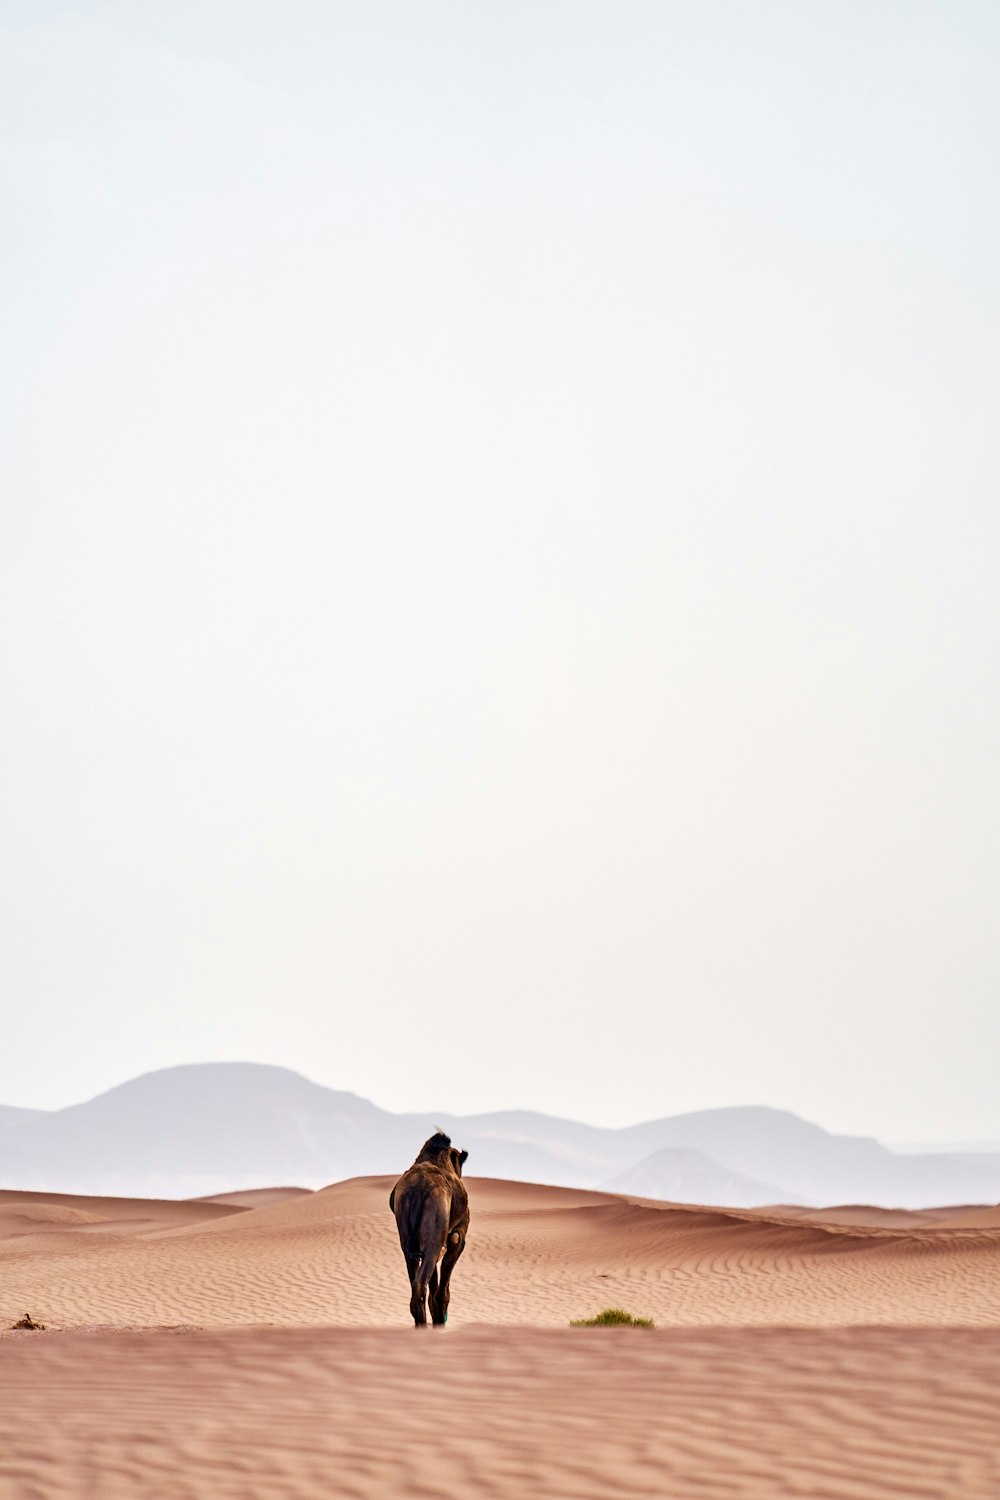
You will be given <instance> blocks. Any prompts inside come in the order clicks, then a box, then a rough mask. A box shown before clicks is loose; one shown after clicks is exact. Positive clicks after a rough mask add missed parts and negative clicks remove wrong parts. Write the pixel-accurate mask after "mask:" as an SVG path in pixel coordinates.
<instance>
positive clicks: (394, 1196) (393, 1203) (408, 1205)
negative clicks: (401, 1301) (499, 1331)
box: [389, 1130, 469, 1328]
mask: <svg viewBox="0 0 1000 1500" xmlns="http://www.w3.org/2000/svg"><path fill="white" fill-rule="evenodd" d="M468 1154H469V1153H468V1152H467V1151H458V1150H456V1148H455V1147H454V1146H453V1145H452V1144H451V1137H450V1136H447V1135H445V1134H444V1132H443V1131H441V1130H438V1131H436V1132H435V1133H434V1135H432V1136H430V1138H429V1139H428V1140H426V1141H425V1142H424V1144H423V1145H422V1146H421V1148H420V1150H419V1152H418V1153H417V1159H416V1161H415V1162H414V1163H413V1166H412V1167H410V1168H409V1169H408V1170H407V1171H405V1172H404V1173H403V1175H402V1177H401V1178H400V1179H399V1181H398V1182H397V1183H396V1186H395V1187H394V1188H393V1190H392V1192H391V1193H390V1194H389V1207H390V1208H391V1209H392V1211H393V1213H394V1214H395V1215H396V1228H397V1229H398V1231H399V1243H400V1245H401V1246H402V1250H403V1256H404V1258H405V1260H406V1272H407V1275H408V1276H409V1278H410V1312H411V1313H412V1314H413V1321H414V1324H415V1325H416V1327H417V1328H421V1327H423V1326H424V1325H425V1324H426V1322H427V1307H426V1299H427V1297H428V1294H429V1298H430V1306H431V1322H432V1323H438V1324H441V1323H446V1322H447V1321H448V1303H449V1301H450V1299H451V1289H450V1285H449V1283H450V1281H451V1273H452V1271H453V1270H454V1269H455V1262H456V1261H457V1260H458V1257H459V1256H460V1255H461V1253H462V1251H463V1250H464V1249H465V1237H466V1235H467V1234H468V1232H469V1195H468V1193H467V1192H466V1191H465V1184H464V1183H463V1182H462V1163H463V1162H464V1161H465V1159H466V1157H467V1156H468ZM442 1256H443V1257H444V1259H443V1260H442ZM438 1261H441V1269H440V1272H439V1271H438Z"/></svg>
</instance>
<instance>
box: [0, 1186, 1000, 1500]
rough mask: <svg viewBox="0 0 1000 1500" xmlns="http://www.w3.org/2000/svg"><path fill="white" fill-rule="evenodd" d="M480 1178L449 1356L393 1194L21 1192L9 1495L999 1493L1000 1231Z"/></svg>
mask: <svg viewBox="0 0 1000 1500" xmlns="http://www.w3.org/2000/svg"><path fill="white" fill-rule="evenodd" d="M468 1185H469V1192H470V1200H471V1205H472V1214H473V1218H472V1233H471V1236H470V1240H469V1248H468V1250H467V1252H466V1255H465V1256H464V1258H463V1259H462V1261H461V1262H460V1264H459V1267H458V1269H457V1271H456V1274H455V1279H454V1282H453V1292H454V1295H453V1301H452V1309H451V1310H452V1317H451V1321H450V1323H449V1327H448V1329H447V1330H445V1331H444V1332H443V1333H439V1332H436V1331H429V1332H428V1333H426V1334H423V1335H418V1334H417V1333H415V1332H414V1331H413V1329H412V1328H410V1327H409V1316H408V1312H407V1287H406V1278H405V1273H404V1268H403V1262H402V1257H401V1255H400V1252H399V1246H398V1242H397V1239H396V1231H395V1225H394V1222H393V1219H392V1216H391V1214H390V1213H389V1209H388V1201H387V1200H388V1192H389V1188H390V1186H391V1179H389V1178H381V1177H377V1178H356V1179H353V1180H351V1181H348V1182H343V1183H337V1184H335V1185H333V1186H332V1187H329V1188H325V1189H323V1190H321V1191H319V1192H315V1193H312V1192H306V1191H302V1190H299V1189H294V1188H279V1189H273V1190H265V1191H260V1192H249V1193H248V1192H237V1193H233V1194H221V1195H219V1196H218V1197H217V1198H214V1199H209V1200H189V1201H186V1202H175V1201H166V1200H142V1199H135V1200H129V1199H114V1198H68V1197H66V1196H64V1195H57V1194H51V1195H46V1194H42V1193H17V1192H7V1193H0V1325H2V1326H3V1327H6V1328H9V1326H10V1324H11V1323H13V1322H14V1320H15V1319H16V1318H18V1317H20V1316H21V1314H22V1313H24V1312H30V1313H31V1314H32V1315H33V1316H34V1317H35V1318H36V1319H39V1320H41V1321H42V1322H44V1323H45V1324H46V1325H47V1328H48V1330H49V1331H47V1332H45V1333H13V1332H7V1333H0V1497H2V1500H29V1497H30V1500H39V1497H41V1500H45V1497H49V1496H51V1497H52V1500H60V1497H63V1496H65V1497H67V1500H68V1497H71V1496H81V1497H82V1496H97V1495H100V1496H101V1497H102V1500H103V1497H105V1496H107V1497H111V1500H114V1497H118V1496H121V1497H125V1496H128V1497H132V1496H135V1495H142V1496H144V1497H146V1496H149V1497H156V1496H162V1497H164V1500H166V1497H168V1496H169V1497H170V1500H175V1497H186V1496H191V1497H202V1496H212V1497H216V1496H218V1497H221V1500H226V1497H228V1496H233V1497H236V1496H240V1497H255V1496H260V1497H262V1500H263V1497H267V1500H271V1497H274V1496H280V1495H289V1496H292V1495H294V1496H296V1497H300V1496H306V1497H311V1496H314V1495H315V1496H317V1497H318V1496H320V1495H323V1496H326V1495H328V1494H330V1493H336V1494H338V1495H342V1496H348V1497H351V1496H355V1497H358V1500H394V1497H396V1496H399V1497H400V1500H402V1497H404V1496H405V1497H407V1500H410V1497H418V1500H420V1497H425V1500H449V1497H451V1496H456V1497H457V1496H459V1495H461V1496H462V1497H463V1500H468V1497H469V1496H476V1497H477V1500H478V1497H482V1500H492V1497H497V1500H501V1497H504V1500H506V1497H514V1496H518V1497H520V1496H523V1495H531V1496H533V1497H548V1496H552V1497H556V1496H558V1497H559V1500H590V1497H594V1500H597V1497H598V1496H600V1497H602V1500H603V1497H607V1496H614V1497H615V1500H632V1497H639V1496H662V1495H664V1494H670V1495H671V1496H676V1497H678V1500H687V1497H689V1496H690V1497H708V1500H716V1497H718V1500H726V1497H729V1500H742V1497H751V1496H753V1497H759V1500H774V1497H778V1496H784V1495H799V1496H815V1497H825V1500H866V1497H868V1500H880V1497H885V1500H889V1497H890V1496H891V1497H894V1500H900V1497H906V1500H920V1497H923V1500H986V1497H987V1496H990V1497H994V1500H995V1497H996V1496H997V1495H1000V1448H998V1445H997V1443H996V1439H995V1433H996V1431H997V1430H1000V1398H998V1397H997V1395H996V1391H997V1390H998V1389H1000V1384H998V1377H1000V1340H998V1339H997V1336H996V1330H997V1326H998V1325H1000V1211H998V1210H996V1209H989V1208H976V1207H968V1208H963V1207H949V1208H945V1209H941V1210H937V1211H930V1210H928V1211H925V1212H920V1213H912V1214H909V1213H906V1212H904V1211H897V1210H881V1209H877V1208H869V1207H865V1206H863V1205H845V1206H843V1207H840V1208H835V1209H824V1210H802V1209H781V1208H772V1209H766V1210H760V1209H757V1210H753V1209H732V1210H723V1209H717V1208H699V1207H697V1206H691V1205H681V1204H665V1203H660V1202H656V1201H651V1200H644V1199H636V1198H628V1197H624V1196H616V1195H614V1194H610V1193H602V1192H596V1191H577V1190H573V1189H567V1188H551V1187H541V1186H535V1185H532V1184H523V1183H512V1182H506V1181H491V1180H488V1179H475V1178H471V1179H469V1183H468ZM608 1304H619V1305H622V1306H625V1307H627V1308H629V1309H630V1310H631V1311H633V1312H636V1313H640V1314H645V1315H648V1316H652V1317H654V1318H655V1319H656V1322H657V1328H656V1329H655V1330H654V1331H652V1332H650V1333H645V1332H642V1333H640V1332H634V1331H631V1330H571V1329H569V1328H568V1327H567V1326H566V1325H567V1323H568V1321H569V1319H571V1318H577V1317H581V1316H587V1315H588V1314H592V1313H594V1312H596V1311H597V1310H598V1309H599V1308H601V1307H602V1306H606V1305H608ZM262 1325H271V1326H270V1327H267V1326H262ZM380 1325H381V1326H380ZM499 1325H516V1326H508V1327H506V1328H504V1327H503V1326H499ZM531 1325H535V1326H531ZM859 1325H860V1326H859ZM873 1325H876V1326H873ZM428 1430H431V1431H433V1432H434V1433H435V1444H434V1445H432V1446H428V1444H427V1442H426V1433H427V1431H428Z"/></svg>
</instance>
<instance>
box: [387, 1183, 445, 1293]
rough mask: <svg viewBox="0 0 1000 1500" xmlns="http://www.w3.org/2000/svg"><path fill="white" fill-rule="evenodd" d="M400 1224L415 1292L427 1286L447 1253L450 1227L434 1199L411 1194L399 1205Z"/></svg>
mask: <svg viewBox="0 0 1000 1500" xmlns="http://www.w3.org/2000/svg"><path fill="white" fill-rule="evenodd" d="M396 1222H397V1224H398V1226H399V1238H400V1243H401V1244H402V1247H403V1254H404V1256H405V1257H406V1264H407V1267H408V1269H409V1271H410V1276H411V1278H412V1281H413V1286H414V1289H416V1290H420V1289H422V1288H424V1287H426V1286H427V1283H428V1282H429V1281H430V1279H431V1276H432V1274H433V1272H434V1268H435V1266H436V1265H437V1263H438V1261H439V1260H440V1259H441V1255H442V1254H443V1252H444V1246H445V1240H446V1238H447V1231H448V1226H447V1224H446V1223H445V1220H444V1215H443V1214H442V1211H441V1207H440V1205H439V1204H438V1203H436V1202H435V1200H434V1199H433V1198H432V1197H429V1196H428V1197H425V1196H424V1195H423V1194H422V1193H408V1194H407V1195H406V1197H405V1199H404V1201H403V1202H402V1203H400V1202H399V1201H398V1200H397V1202H396Z"/></svg>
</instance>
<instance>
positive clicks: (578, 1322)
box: [569, 1307, 656, 1328]
mask: <svg viewBox="0 0 1000 1500" xmlns="http://www.w3.org/2000/svg"><path fill="white" fill-rule="evenodd" d="M569 1326H570V1327H571V1328H654V1327H655V1326H656V1325H655V1324H654V1322H653V1320H652V1318H636V1317H633V1316H632V1314H631V1313H630V1312H626V1311H625V1309H624V1307H605V1308H603V1309H602V1310H601V1311H600V1312H599V1313H598V1314H597V1317H596V1318H575V1319H574V1320H573V1322H572V1323H570V1325H569Z"/></svg>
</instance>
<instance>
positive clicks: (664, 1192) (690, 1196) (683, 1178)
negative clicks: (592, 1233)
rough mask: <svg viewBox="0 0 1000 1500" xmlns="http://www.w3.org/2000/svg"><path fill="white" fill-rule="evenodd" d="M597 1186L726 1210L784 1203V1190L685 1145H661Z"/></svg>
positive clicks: (610, 1191) (644, 1196) (611, 1190)
mask: <svg viewBox="0 0 1000 1500" xmlns="http://www.w3.org/2000/svg"><path fill="white" fill-rule="evenodd" d="M600 1185H601V1187H602V1188H605V1189H607V1191H608V1192H609V1193H629V1194H631V1195H633V1196H635V1197H637V1198H665V1199H666V1200H667V1201H668V1202H670V1203H708V1204H722V1205H724V1206H725V1207H727V1208H759V1207H761V1206H762V1205H763V1204H765V1203H780V1202H782V1201H787V1199H786V1198H785V1193H784V1189H783V1188H778V1187H775V1186H773V1185H771V1186H769V1185H768V1184H767V1183H763V1182H754V1181H753V1179H752V1178H750V1177H741V1176H740V1174H739V1173H738V1172H730V1170H729V1168H728V1167H721V1166H720V1165H719V1163H718V1162H717V1161H713V1160H712V1158H711V1157H710V1156H706V1155H705V1153H704V1151H694V1150H691V1149H690V1148H688V1147H684V1146H664V1147H662V1148H661V1150H659V1151H654V1152H653V1153H652V1155H651V1156H647V1157H645V1158H644V1159H643V1160H642V1161H640V1162H638V1163H637V1164H636V1165H635V1166H634V1167H629V1169H628V1171H627V1172H619V1174H618V1175H617V1177H612V1178H610V1179H609V1180H608V1181H607V1182H602V1183H601V1184H600Z"/></svg>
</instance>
